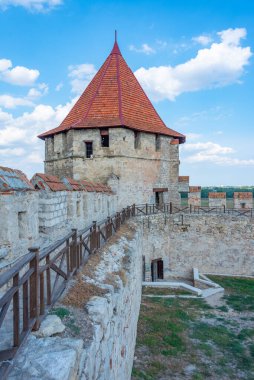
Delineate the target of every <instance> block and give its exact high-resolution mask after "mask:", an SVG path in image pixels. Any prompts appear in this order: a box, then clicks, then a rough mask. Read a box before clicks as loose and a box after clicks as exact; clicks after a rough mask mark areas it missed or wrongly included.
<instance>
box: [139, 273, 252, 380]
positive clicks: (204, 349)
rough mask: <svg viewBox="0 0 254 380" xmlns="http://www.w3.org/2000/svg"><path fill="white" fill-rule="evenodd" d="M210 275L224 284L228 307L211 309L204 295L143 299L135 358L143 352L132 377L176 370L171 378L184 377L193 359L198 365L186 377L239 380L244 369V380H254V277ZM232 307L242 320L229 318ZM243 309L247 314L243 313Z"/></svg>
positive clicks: (146, 379)
mask: <svg viewBox="0 0 254 380" xmlns="http://www.w3.org/2000/svg"><path fill="white" fill-rule="evenodd" d="M212 279H213V280H214V281H215V282H217V283H219V284H220V285H222V286H223V287H224V288H225V302H226V304H227V306H226V305H223V306H219V307H212V306H210V305H209V304H207V303H206V302H204V300H202V299H180V298H166V299H165V298H159V297H154V298H146V297H144V298H143V303H142V305H141V312H140V316H139V323H138V336H137V346H136V347H137V356H139V352H140V355H141V356H140V359H139V362H138V364H137V365H136V364H135V365H134V369H133V374H132V376H133V377H132V379H133V380H136V379H143V380H156V379H158V378H160V377H161V378H170V376H171V375H172V374H173V375H172V378H177V376H178V375H179V377H181V378H182V377H183V376H184V371H183V369H184V368H185V366H186V365H187V364H190V363H192V364H195V365H196V367H197V369H196V370H195V371H194V373H193V374H192V375H190V376H189V377H188V379H192V380H202V379H209V378H211V379H212V378H216V379H220V378H225V379H226V378H227V379H230V380H238V379H239V373H240V374H241V376H244V377H241V378H244V379H246V380H254V376H253V373H254V360H253V359H254V343H253V338H254V329H253V328H248V321H250V323H251V321H253V320H254V314H249V312H250V313H251V312H252V311H253V309H252V306H253V305H254V303H253V300H254V286H253V285H254V281H253V280H252V279H242V278H230V277H219V276H216V277H214V276H213V277H212ZM240 300H241V302H240ZM236 301H237V302H236ZM240 305H241V306H240ZM231 308H233V309H234V310H235V312H236V314H235V317H236V316H237V313H239V315H238V320H237V319H236V320H235V317H234V320H231V319H230V318H231V313H230V312H229V309H231ZM239 309H240V310H239ZM241 311H248V314H247V315H244V314H243V315H241V314H240V312H241ZM247 317H248V318H247ZM241 318H245V320H246V322H245V326H247V327H246V328H243V329H240V323H241V322H240V319H241ZM250 327H252V326H251V325H250ZM144 349H145V352H146V355H145V358H144V360H143V352H144ZM139 350H140V351H139ZM135 355H136V354H135ZM204 358H205V359H204ZM152 362H153V364H152ZM155 363H156V364H155ZM164 367H165V368H164ZM238 371H240V372H238ZM170 374H171V375H170ZM242 374H244V375H242ZM183 378H184V377H183ZM186 378H187V377H186Z"/></svg>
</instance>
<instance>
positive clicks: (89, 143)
mask: <svg viewBox="0 0 254 380" xmlns="http://www.w3.org/2000/svg"><path fill="white" fill-rule="evenodd" d="M85 145H86V158H91V157H93V142H92V141H85Z"/></svg>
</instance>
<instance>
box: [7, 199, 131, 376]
mask: <svg viewBox="0 0 254 380" xmlns="http://www.w3.org/2000/svg"><path fill="white" fill-rule="evenodd" d="M134 215H135V206H134V205H133V206H131V207H126V208H125V209H123V210H122V211H121V212H118V213H116V214H115V215H113V216H112V217H108V218H107V219H105V220H103V221H101V222H99V223H98V224H97V223H96V222H93V223H92V224H91V225H90V226H89V227H87V228H85V229H83V230H82V231H77V230H72V232H70V233H69V234H68V235H67V236H65V237H64V238H63V239H61V240H59V241H57V242H56V243H54V244H52V245H51V246H50V247H48V248H45V249H43V250H40V249H39V248H37V247H35V248H31V249H29V252H28V253H27V254H26V255H25V256H23V257H22V259H20V260H19V261H18V262H17V263H16V264H15V265H14V266H13V267H12V268H10V269H9V270H7V271H6V272H4V273H3V274H1V275H0V289H1V288H2V289H3V291H2V292H1V294H2V296H0V297H1V298H0V338H1V339H0V363H1V366H0V379H5V378H6V376H7V375H8V372H9V369H10V364H11V360H12V359H13V358H14V356H15V354H16V353H17V351H18V349H19V348H20V347H21V344H22V343H23V342H24V341H25V339H26V338H27V336H28V335H29V333H30V332H31V331H32V330H37V329H38V328H39V326H40V322H41V321H42V319H43V318H44V316H45V315H46V313H47V311H48V310H49V309H50V308H51V307H52V306H53V305H54V303H55V302H56V301H57V300H58V298H59V297H60V295H61V294H62V292H63V290H64V289H65V287H66V284H67V282H68V280H69V279H70V278H71V277H72V276H74V275H75V274H76V273H77V271H78V269H79V268H80V267H81V266H83V265H84V264H85V263H86V262H87V260H88V258H89V256H90V255H91V254H93V253H94V252H95V251H96V250H98V249H99V248H100V247H102V246H103V244H104V243H105V242H106V241H107V240H108V239H109V238H110V237H111V236H112V235H114V234H115V232H116V231H118V230H119V228H120V227H121V225H122V224H123V223H125V221H126V220H128V219H129V218H130V217H131V216H134ZM8 338H10V339H8Z"/></svg>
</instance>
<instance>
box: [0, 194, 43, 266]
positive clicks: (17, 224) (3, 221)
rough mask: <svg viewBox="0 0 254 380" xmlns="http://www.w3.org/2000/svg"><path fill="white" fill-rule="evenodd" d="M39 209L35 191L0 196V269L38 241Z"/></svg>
mask: <svg viewBox="0 0 254 380" xmlns="http://www.w3.org/2000/svg"><path fill="white" fill-rule="evenodd" d="M38 207H39V201H38V193H37V192H35V191H24V192H15V191H13V192H11V193H6V194H5V193H1V194H0V210H1V216H0V268H1V267H2V266H4V265H5V263H6V260H7V261H12V260H14V259H15V258H16V257H19V256H20V255H22V254H24V253H25V252H27V249H28V247H30V246H32V245H33V244H35V242H36V241H37V240H38V238H39V219H38Z"/></svg>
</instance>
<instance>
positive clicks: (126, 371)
mask: <svg viewBox="0 0 254 380" xmlns="http://www.w3.org/2000/svg"><path fill="white" fill-rule="evenodd" d="M121 231H122V234H121V236H120V234H119V235H118V238H117V240H116V241H115V242H113V244H112V242H110V241H109V243H108V244H107V246H105V247H104V248H103V249H102V252H101V257H102V261H101V262H100V263H99V265H98V266H97V268H96V273H95V276H94V280H95V282H96V284H97V285H98V286H101V287H104V288H106V289H107V290H108V293H107V294H106V295H105V296H103V297H93V298H91V299H90V301H89V302H88V303H87V305H86V307H85V309H86V311H87V314H84V318H87V317H88V318H89V319H90V321H91V322H92V324H93V335H92V339H91V341H90V343H89V344H86V346H85V348H84V354H83V360H84V361H83V364H82V368H81V378H82V379H100V380H120V379H124V380H129V379H130V378H131V370H132V363H133V358H134V350H135V343H136V330H137V322H138V316H139V309H140V302H141V284H142V260H141V259H142V251H141V247H142V246H141V236H140V231H135V230H132V229H130V228H129V226H124V227H122V228H121ZM117 273H119V275H118V274H117ZM109 279H111V281H110V280H109ZM105 284H106V285H105Z"/></svg>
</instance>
